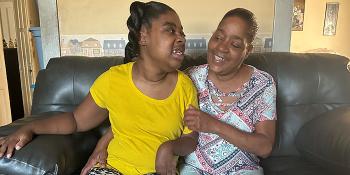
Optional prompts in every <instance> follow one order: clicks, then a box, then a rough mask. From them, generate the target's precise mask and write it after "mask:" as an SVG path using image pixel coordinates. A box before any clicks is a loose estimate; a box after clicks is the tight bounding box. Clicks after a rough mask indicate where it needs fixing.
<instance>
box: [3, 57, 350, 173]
mask: <svg viewBox="0 0 350 175" xmlns="http://www.w3.org/2000/svg"><path fill="white" fill-rule="evenodd" d="M348 61H349V60H348V59H347V58H345V57H342V56H338V55H332V54H311V53H308V54H294V53H263V54H252V55H251V56H250V57H249V58H248V59H247V60H246V62H247V63H248V64H251V65H254V66H256V67H257V68H259V69H262V70H264V71H267V72H269V73H270V74H271V75H272V76H273V77H274V78H275V81H276V83H277V112H278V120H277V131H276V142H275V143H276V144H275V147H274V149H273V153H272V155H271V156H270V157H269V158H267V159H264V160H262V161H261V164H262V166H263V168H264V171H265V174H266V175H326V174H331V175H333V174H350V72H348V71H347V69H346V64H347V63H348ZM205 62H206V58H205V56H202V57H198V58H196V59H193V58H190V57H186V59H185V61H184V63H183V66H182V67H181V69H185V68H186V67H189V66H192V65H198V64H203V63H205ZM122 63H123V58H121V57H102V58H87V57H62V58H53V59H51V60H50V62H49V64H48V65H47V67H46V69H44V70H41V71H40V72H39V74H38V77H37V81H36V82H37V83H36V88H35V90H34V95H33V106H32V115H31V116H29V117H26V118H23V119H20V120H17V121H15V122H13V123H11V124H9V125H7V126H3V127H0V136H5V135H8V134H10V133H11V132H13V131H15V129H17V128H18V127H19V126H21V125H23V124H24V123H27V122H29V121H32V120H35V119H38V118H43V117H48V116H50V115H52V114H54V113H59V112H64V111H72V110H73V109H74V108H75V107H76V106H77V105H78V104H79V103H80V102H81V100H82V99H83V98H84V96H85V95H86V94H87V93H88V91H89V87H90V86H91V84H92V83H93V81H94V80H95V79H96V78H97V76H98V75H99V74H101V73H102V72H104V71H105V70H107V69H108V68H109V67H110V66H113V65H118V64H122ZM107 126H108V122H107V121H106V122H105V123H103V124H102V125H101V126H99V127H98V128H95V129H93V130H91V131H89V132H85V133H77V134H72V135H40V136H36V137H35V138H34V139H33V141H32V142H30V143H29V144H28V145H27V146H25V147H23V148H22V149H21V150H20V151H16V152H15V154H14V156H13V157H12V158H10V159H8V158H0V174H11V175H13V174H78V173H79V172H80V169H81V167H82V166H83V165H84V163H85V162H86V161H87V159H88V157H89V155H90V153H91V152H92V150H93V148H94V146H95V144H96V142H97V140H98V138H99V137H100V136H101V134H102V133H103V131H104V129H105V128H106V127H107Z"/></svg>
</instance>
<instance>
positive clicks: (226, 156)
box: [180, 8, 276, 175]
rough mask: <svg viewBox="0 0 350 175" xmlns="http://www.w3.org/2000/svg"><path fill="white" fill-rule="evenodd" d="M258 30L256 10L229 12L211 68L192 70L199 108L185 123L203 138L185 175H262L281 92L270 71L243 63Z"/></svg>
mask: <svg viewBox="0 0 350 175" xmlns="http://www.w3.org/2000/svg"><path fill="white" fill-rule="evenodd" d="M256 32H257V23H256V21H255V17H254V14H253V13H252V12H250V11H248V10H246V9H242V8H237V9H233V10H230V11H229V12H227V13H226V14H225V16H224V17H223V19H222V20H221V22H220V23H219V26H218V28H217V29H216V31H215V32H214V34H213V35H212V37H211V38H210V41H209V43H208V54H207V61H208V64H207V65H201V66H197V67H194V68H192V69H191V70H190V71H189V75H190V77H191V79H192V81H193V82H194V84H195V86H196V87H197V91H198V94H199V105H200V110H198V109H195V108H190V109H188V110H187V111H186V113H185V118H184V120H185V125H187V126H188V127H189V129H191V130H193V131H197V132H199V140H198V145H197V148H196V150H195V151H194V152H193V153H191V154H190V155H188V156H186V158H185V164H183V165H182V166H181V171H180V172H181V174H191V175H192V174H254V175H257V174H263V170H262V168H261V167H260V166H259V159H258V157H267V156H268V155H269V154H270V153H271V150H272V147H273V144H274V139H275V120H276V107H275V103H276V89H275V84H274V82H273V79H272V77H271V76H270V75H269V74H268V73H266V72H263V71H261V70H258V69H256V68H255V67H253V66H249V65H246V64H244V63H243V61H244V60H245V59H246V58H247V57H248V55H249V53H250V52H251V50H252V48H253V45H252V42H253V40H254V37H255V35H256Z"/></svg>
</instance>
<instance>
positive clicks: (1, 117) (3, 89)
mask: <svg viewBox="0 0 350 175" xmlns="http://www.w3.org/2000/svg"><path fill="white" fill-rule="evenodd" d="M0 41H2V32H1V28H0ZM9 123H11V110H10V100H9V92H8V87H7V78H6V67H5V59H4V48H3V45H2V44H0V126H3V125H6V124H9Z"/></svg>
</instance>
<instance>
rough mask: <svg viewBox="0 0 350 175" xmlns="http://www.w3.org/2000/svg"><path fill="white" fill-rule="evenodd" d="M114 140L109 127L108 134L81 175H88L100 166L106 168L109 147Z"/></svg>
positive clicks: (105, 134) (103, 137) (104, 136)
mask: <svg viewBox="0 0 350 175" xmlns="http://www.w3.org/2000/svg"><path fill="white" fill-rule="evenodd" d="M112 139H113V132H112V129H111V128H110V127H109V128H108V130H107V132H105V133H104V134H103V136H102V137H101V138H100V140H99V141H98V142H97V145H96V147H95V149H94V152H93V153H92V154H91V156H90V157H89V160H88V161H87V163H86V164H85V166H84V168H83V169H82V170H81V173H80V175H85V174H87V173H88V172H89V171H90V169H91V168H92V167H94V166H95V165H96V164H99V167H105V166H106V163H107V156H108V152H107V147H108V144H109V142H110V141H111V140H112Z"/></svg>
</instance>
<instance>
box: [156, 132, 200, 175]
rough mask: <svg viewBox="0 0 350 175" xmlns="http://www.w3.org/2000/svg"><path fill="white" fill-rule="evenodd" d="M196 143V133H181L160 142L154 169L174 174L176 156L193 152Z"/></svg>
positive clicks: (162, 172) (160, 172) (158, 171)
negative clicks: (179, 135) (178, 135)
mask: <svg viewBox="0 0 350 175" xmlns="http://www.w3.org/2000/svg"><path fill="white" fill-rule="evenodd" d="M197 143H198V133H197V132H191V133H190V134H183V135H182V136H181V137H179V138H178V139H175V140H169V141H166V142H164V143H163V144H161V145H160V146H159V148H158V151H157V155H156V171H157V173H159V174H176V165H177V159H178V156H185V155H187V154H189V153H191V152H193V151H194V150H195V149H196V147H197Z"/></svg>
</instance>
